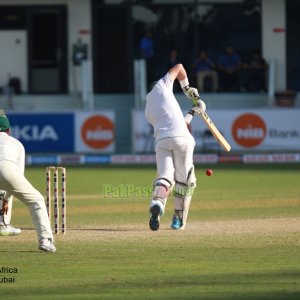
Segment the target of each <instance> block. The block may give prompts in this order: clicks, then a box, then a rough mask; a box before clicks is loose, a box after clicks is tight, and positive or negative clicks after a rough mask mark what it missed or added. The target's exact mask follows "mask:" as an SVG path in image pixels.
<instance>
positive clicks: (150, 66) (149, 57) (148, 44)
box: [140, 30, 155, 85]
mask: <svg viewBox="0 0 300 300" xmlns="http://www.w3.org/2000/svg"><path fill="white" fill-rule="evenodd" d="M140 50H141V57H142V58H144V59H145V60H146V68H147V82H148V85H149V84H150V83H151V82H153V81H154V79H155V73H154V72H155V64H154V63H155V61H154V40H153V33H152V31H151V30H146V32H145V35H144V37H143V38H142V39H141V41H140Z"/></svg>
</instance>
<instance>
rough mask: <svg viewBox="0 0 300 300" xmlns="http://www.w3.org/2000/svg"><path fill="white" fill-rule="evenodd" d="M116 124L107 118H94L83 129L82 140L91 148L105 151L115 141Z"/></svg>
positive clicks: (89, 119)
mask: <svg viewBox="0 0 300 300" xmlns="http://www.w3.org/2000/svg"><path fill="white" fill-rule="evenodd" d="M114 136H115V133H114V124H113V122H112V121H111V120H110V119H108V118H107V117H105V116H92V117H90V118H88V119H87V120H86V121H85V122H84V123H83V125H82V127H81V137H82V140H83V141H84V142H85V144H87V145H88V146H89V147H91V148H94V149H103V148H106V147H108V146H109V145H110V144H111V143H113V141H114Z"/></svg>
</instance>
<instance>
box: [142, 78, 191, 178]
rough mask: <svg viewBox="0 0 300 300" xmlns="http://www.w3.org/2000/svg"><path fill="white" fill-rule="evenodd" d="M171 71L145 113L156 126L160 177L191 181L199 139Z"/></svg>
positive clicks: (150, 98) (149, 98)
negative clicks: (186, 116) (188, 120)
mask: <svg viewBox="0 0 300 300" xmlns="http://www.w3.org/2000/svg"><path fill="white" fill-rule="evenodd" d="M173 84H174V81H173V80H172V79H171V76H170V74H169V73H167V74H166V75H165V76H164V77H163V78H161V79H160V80H159V81H158V82H157V83H156V85H155V86H154V88H153V89H152V91H151V92H150V93H149V94H148V95H147V98H146V101H147V102H146V107H145V115H146V118H147V120H148V122H149V123H150V124H151V125H152V126H153V128H154V137H155V140H156V145H155V152H156V163H157V177H158V178H166V179H168V180H169V181H170V182H172V183H173V182H174V181H175V182H181V183H184V184H187V181H188V176H189V173H190V172H191V170H193V151H194V147H195V140H194V138H193V136H192V135H191V134H190V132H189V130H188V128H187V125H186V122H185V120H184V116H183V113H182V111H181V108H180V106H179V104H178V102H177V100H176V98H175V96H174V94H173Z"/></svg>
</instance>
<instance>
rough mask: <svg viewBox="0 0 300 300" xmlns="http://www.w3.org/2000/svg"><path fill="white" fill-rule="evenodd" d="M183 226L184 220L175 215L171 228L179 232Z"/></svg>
mask: <svg viewBox="0 0 300 300" xmlns="http://www.w3.org/2000/svg"><path fill="white" fill-rule="evenodd" d="M181 226H182V219H181V218H179V217H178V216H176V215H174V216H173V219H172V224H171V228H173V229H176V230H178V229H180V228H181Z"/></svg>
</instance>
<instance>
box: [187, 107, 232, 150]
mask: <svg viewBox="0 0 300 300" xmlns="http://www.w3.org/2000/svg"><path fill="white" fill-rule="evenodd" d="M193 111H194V112H195V113H196V114H197V115H199V116H200V117H201V118H202V119H203V121H204V123H205V124H206V125H207V127H208V128H209V130H210V132H211V133H212V135H213V136H214V138H215V139H216V140H217V142H218V143H219V144H220V146H221V147H222V148H223V149H224V150H226V151H227V152H229V151H230V149H231V146H230V145H229V143H228V142H227V141H226V139H225V138H224V136H223V135H222V134H221V132H220V131H219V130H218V128H217V127H216V125H215V124H214V123H213V121H212V120H211V118H210V117H209V116H208V114H207V112H205V111H203V109H201V108H200V107H194V108H193Z"/></svg>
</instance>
